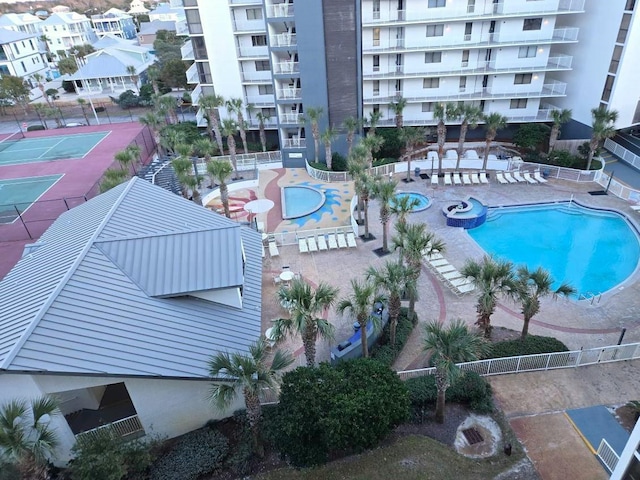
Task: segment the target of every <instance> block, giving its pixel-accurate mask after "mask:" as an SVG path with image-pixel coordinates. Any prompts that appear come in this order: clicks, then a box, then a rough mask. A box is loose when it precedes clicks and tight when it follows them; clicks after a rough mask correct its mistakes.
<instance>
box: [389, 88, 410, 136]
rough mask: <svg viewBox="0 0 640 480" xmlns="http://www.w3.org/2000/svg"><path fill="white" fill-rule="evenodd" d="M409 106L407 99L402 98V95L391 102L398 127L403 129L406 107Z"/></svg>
mask: <svg viewBox="0 0 640 480" xmlns="http://www.w3.org/2000/svg"><path fill="white" fill-rule="evenodd" d="M406 106H407V99H406V98H402V95H400V96H398V97H396V99H395V100H394V101H393V102H391V103H390V104H389V107H390V108H391V110H393V113H394V114H395V116H396V127H397V128H398V129H401V128H402V127H403V126H404V115H403V113H404V107H406Z"/></svg>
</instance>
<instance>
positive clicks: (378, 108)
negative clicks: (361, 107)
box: [373, 104, 380, 113]
mask: <svg viewBox="0 0 640 480" xmlns="http://www.w3.org/2000/svg"><path fill="white" fill-rule="evenodd" d="M379 111H380V105H378V104H376V105H374V106H373V113H378V112H379Z"/></svg>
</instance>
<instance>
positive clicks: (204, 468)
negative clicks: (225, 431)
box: [151, 428, 229, 480]
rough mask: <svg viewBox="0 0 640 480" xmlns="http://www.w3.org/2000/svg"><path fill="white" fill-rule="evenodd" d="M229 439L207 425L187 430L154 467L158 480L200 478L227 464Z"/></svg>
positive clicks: (155, 479) (153, 474)
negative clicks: (198, 428) (191, 430)
mask: <svg viewBox="0 0 640 480" xmlns="http://www.w3.org/2000/svg"><path fill="white" fill-rule="evenodd" d="M228 451H229V442H228V441H227V439H226V438H225V436H224V435H222V434H221V433H220V432H218V431H215V430H211V429H209V428H203V429H200V430H196V431H194V432H190V433H187V434H186V435H184V436H183V437H182V438H181V439H180V440H178V442H177V443H176V444H175V445H174V446H173V448H171V450H169V452H168V453H167V454H166V455H165V456H163V457H161V458H160V459H159V460H158V461H157V462H155V463H154V464H153V465H152V467H151V478H153V479H154V480H196V479H197V478H198V477H199V476H200V475H204V474H206V473H212V472H217V471H218V470H220V469H221V468H222V466H223V463H224V460H225V458H226V456H227V453H228Z"/></svg>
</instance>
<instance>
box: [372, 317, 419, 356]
mask: <svg viewBox="0 0 640 480" xmlns="http://www.w3.org/2000/svg"><path fill="white" fill-rule="evenodd" d="M408 312H409V309H408V308H406V307H403V308H402V309H401V310H400V316H399V317H398V325H397V326H396V344H395V346H392V345H391V344H390V343H389V329H390V322H387V324H386V325H385V327H384V330H383V331H382V335H380V338H379V339H378V344H376V345H375V346H374V347H373V348H372V349H371V358H373V359H375V360H377V361H378V362H380V363H382V364H384V365H386V366H388V367H390V366H391V365H393V362H395V360H396V358H398V355H400V352H401V351H402V349H403V348H404V345H405V344H406V343H407V340H408V339H409V335H411V332H412V331H413V327H415V326H416V323H417V322H418V316H417V315H415V316H414V318H413V320H410V319H409V318H407V315H408Z"/></svg>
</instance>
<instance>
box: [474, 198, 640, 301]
mask: <svg viewBox="0 0 640 480" xmlns="http://www.w3.org/2000/svg"><path fill="white" fill-rule="evenodd" d="M467 232H468V233H469V235H471V237H472V238H473V239H474V240H475V241H476V242H477V243H478V244H479V245H480V246H481V247H482V248H483V249H484V250H485V251H486V252H488V253H490V254H493V255H495V256H497V257H501V258H505V259H508V260H510V261H512V262H513V263H515V264H523V263H524V264H526V265H527V266H528V267H529V268H530V269H535V268H537V267H539V266H542V267H543V268H545V269H547V270H548V271H549V272H551V275H552V276H553V278H554V279H555V280H556V285H555V286H554V288H557V286H558V285H559V284H560V283H561V282H563V281H566V282H569V283H570V284H571V285H572V286H573V287H574V288H576V289H577V291H578V294H583V295H588V294H598V293H602V292H605V291H607V290H610V289H612V288H613V287H615V286H616V285H618V284H619V283H621V282H623V281H624V280H625V279H626V278H627V277H628V276H629V275H631V274H632V273H633V271H634V270H635V269H636V267H637V265H638V260H639V258H640V243H639V241H638V236H637V234H636V233H635V231H634V230H633V229H632V227H631V226H630V225H629V224H628V223H627V221H626V220H625V219H624V218H623V217H622V216H621V215H619V214H616V213H613V212H602V211H597V210H593V209H589V208H586V207H581V206H579V205H576V204H575V203H573V204H566V203H565V204H555V205H539V206H535V207H508V208H500V209H496V208H492V209H490V213H489V215H488V216H487V221H486V223H484V224H483V225H481V226H479V227H478V228H474V229H472V230H467Z"/></svg>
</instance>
